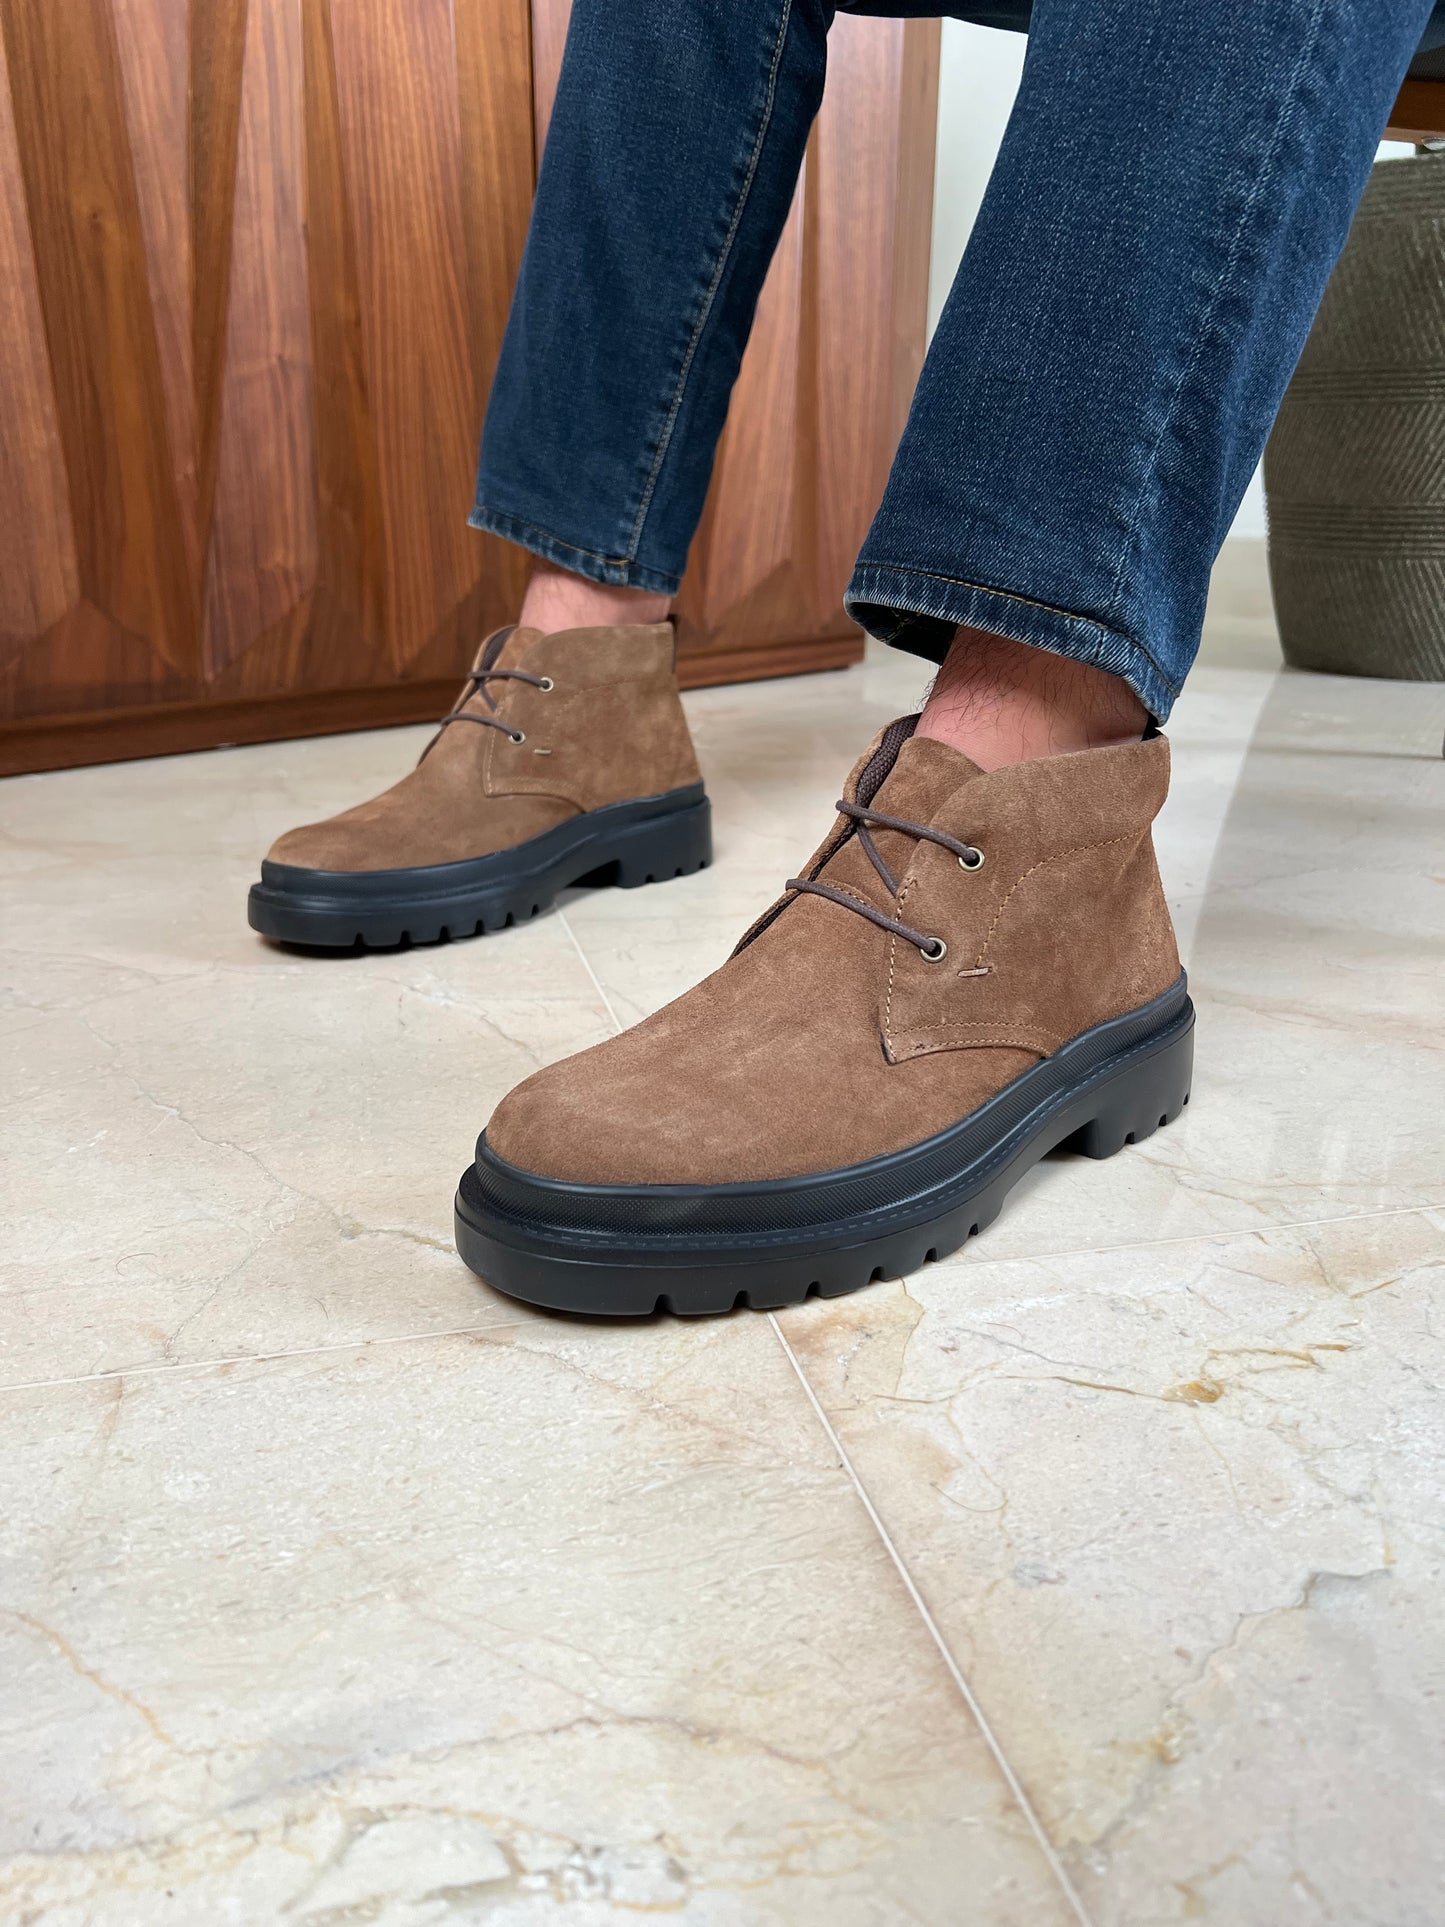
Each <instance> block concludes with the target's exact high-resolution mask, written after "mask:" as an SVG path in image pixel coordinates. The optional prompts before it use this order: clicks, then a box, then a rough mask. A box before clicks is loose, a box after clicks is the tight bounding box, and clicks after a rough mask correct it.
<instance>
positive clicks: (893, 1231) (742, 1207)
mask: <svg viewBox="0 0 1445 1927" xmlns="http://www.w3.org/2000/svg"><path fill="white" fill-rule="evenodd" d="M1193 1062H1194V1007H1193V1005H1192V1004H1191V1003H1190V1001H1189V998H1188V995H1187V991H1186V988H1185V984H1184V979H1183V978H1182V977H1181V978H1180V980H1179V982H1178V983H1177V984H1176V985H1175V986H1174V987H1173V988H1172V989H1171V990H1170V991H1168V992H1166V993H1165V994H1164V996H1163V997H1160V998H1156V999H1155V1000H1153V1002H1152V1003H1151V1004H1148V1005H1145V1006H1143V1007H1142V1008H1141V1009H1140V1010H1137V1011H1132V1012H1128V1013H1126V1014H1125V1015H1124V1016H1123V1017H1119V1018H1114V1019H1112V1020H1111V1021H1110V1022H1109V1023H1107V1024H1100V1025H1097V1026H1095V1027H1094V1028H1093V1029H1092V1030H1090V1031H1086V1032H1084V1033H1083V1034H1082V1035H1081V1036H1079V1037H1076V1038H1074V1039H1073V1040H1072V1041H1071V1042H1070V1043H1069V1044H1067V1045H1065V1046H1064V1048H1063V1049H1062V1050H1061V1051H1058V1052H1056V1053H1055V1054H1054V1056H1053V1057H1051V1058H1047V1059H1045V1060H1043V1062H1042V1063H1040V1064H1038V1065H1035V1066H1034V1067H1033V1068H1032V1069H1031V1070H1029V1071H1027V1072H1025V1073H1024V1075H1023V1076H1022V1077H1020V1078H1017V1079H1015V1080H1014V1082H1013V1083H1012V1084H1010V1085H1008V1086H1006V1087H1005V1089H1004V1090H1002V1091H1000V1092H999V1093H998V1095H997V1096H996V1097H994V1098H992V1099H991V1100H990V1101H989V1103H988V1104H986V1105H984V1106H982V1107H981V1109H980V1110H978V1111H976V1112H974V1113H973V1114H972V1115H971V1116H970V1117H968V1118H965V1119H963V1120H961V1122H960V1123H959V1124H958V1125H955V1126H953V1127H951V1129H950V1130H948V1131H944V1132H940V1133H939V1134H938V1135H937V1136H936V1137H933V1138H930V1139H926V1140H924V1141H923V1142H922V1143H921V1144H917V1145H912V1146H910V1147H908V1149H907V1150H905V1151H901V1152H897V1153H894V1154H892V1155H890V1156H889V1157H885V1158H876V1159H872V1160H870V1161H869V1162H867V1163H864V1164H858V1165H853V1166H850V1167H847V1168H846V1169H843V1170H837V1171H828V1172H820V1173H816V1174H814V1175H812V1176H809V1177H804V1178H793V1179H783V1180H778V1181H776V1182H772V1183H758V1184H727V1185H716V1186H701V1185H651V1186H647V1185H636V1186H626V1185H585V1184H564V1183H562V1182H561V1181H559V1180H555V1179H547V1178H540V1177H537V1176H535V1175H534V1174H531V1173H527V1172H524V1171H520V1170H518V1169H517V1167H515V1166H512V1165H508V1164H506V1163H505V1162H504V1160H502V1159H500V1158H498V1157H497V1156H496V1154H495V1153H494V1152H492V1151H491V1150H490V1147H489V1146H488V1145H487V1142H486V1136H485V1133H484V1134H483V1136H482V1139H481V1141H480V1143H479V1144H478V1147H477V1152H478V1155H477V1161H476V1162H475V1163H474V1164H472V1165H471V1166H470V1167H469V1169H468V1170H467V1171H466V1172H464V1173H463V1176H462V1180H461V1185H460V1188H459V1189H458V1192H457V1197H456V1216H455V1222H456V1241H457V1250H458V1252H459V1253H460V1254H461V1257H462V1258H463V1259H464V1260H465V1262H466V1263H467V1264H468V1265H469V1266H470V1267H471V1269H472V1270H473V1271H474V1272H476V1273H477V1274H478V1275H479V1276H480V1277H482V1278H484V1279H485V1280H486V1282H487V1283H488V1284H489V1285H492V1286H494V1287H495V1288H496V1289H497V1290H499V1291H502V1292H505V1293H507V1294H508V1295H509V1296H510V1297H513V1298H520V1299H522V1300H524V1301H525V1302H527V1303H528V1304H533V1305H538V1306H541V1307H543V1308H545V1309H547V1310H552V1311H566V1312H581V1313H588V1314H592V1315H598V1316H606V1317H621V1318H644V1317H648V1316H650V1315H651V1314H653V1313H654V1312H659V1311H663V1312H672V1313H675V1314H677V1315H678V1316H681V1317H707V1316H715V1315H717V1314H719V1313H723V1312H728V1311H732V1310H734V1309H736V1308H738V1307H740V1306H747V1307H750V1308H752V1309H753V1310H756V1311H763V1310H777V1309H778V1308H779V1307H781V1306H784V1305H794V1304H798V1303H800V1302H801V1301H802V1300H804V1299H806V1298H809V1297H812V1296H815V1295H817V1296H820V1297H824V1298H835V1297H841V1296H842V1295H844V1294H845V1293H847V1292H852V1291H858V1290H860V1289H861V1288H862V1287H863V1286H864V1285H868V1284H871V1283H873V1282H874V1281H875V1280H876V1279H880V1278H893V1277H900V1276H902V1275H904V1274H906V1273H908V1272H910V1271H916V1270H917V1269H918V1268H919V1267H920V1266H921V1265H923V1264H926V1263H929V1262H931V1261H933V1260H935V1259H938V1258H943V1257H947V1256H948V1255H949V1254H950V1253H951V1252H954V1251H956V1250H958V1249H959V1247H960V1246H961V1245H963V1244H965V1243H966V1242H967V1240H968V1239H969V1238H971V1237H975V1236H977V1234H978V1233H979V1232H981V1231H983V1230H984V1229H985V1228H986V1227H987V1226H988V1225H990V1224H992V1222H993V1221H994V1219H995V1218H996V1217H997V1216H998V1214H999V1212H1000V1210H1001V1209H1002V1208H1003V1204H1004V1201H1005V1199H1006V1198H1007V1196H1008V1193H1009V1192H1010V1190H1012V1188H1013V1186H1014V1185H1015V1184H1017V1183H1018V1181H1019V1179H1020V1178H1021V1177H1022V1176H1023V1175H1024V1173H1025V1172H1026V1171H1028V1170H1029V1169H1031V1167H1032V1166H1033V1165H1035V1164H1037V1163H1038V1162H1039V1160H1040V1159H1041V1158H1043V1157H1046V1156H1047V1155H1048V1153H1049V1152H1050V1151H1053V1150H1056V1149H1059V1148H1065V1149H1069V1150H1075V1151H1079V1152H1081V1153H1082V1154H1083V1155H1084V1156H1086V1157H1092V1158H1105V1157H1112V1156H1113V1155H1114V1153H1115V1152H1116V1151H1120V1150H1122V1149H1123V1148H1124V1146H1125V1145H1126V1144H1138V1143H1141V1142H1143V1140H1144V1139H1146V1138H1148V1137H1152V1136H1153V1134H1154V1132H1155V1131H1157V1130H1158V1129H1159V1128H1160V1126H1161V1125H1165V1124H1171V1123H1173V1121H1174V1119H1175V1118H1177V1117H1178V1116H1179V1114H1180V1112H1181V1111H1182V1110H1183V1109H1184V1107H1185V1105H1186V1104H1188V1102H1189V1091H1190V1081H1191V1077H1192V1074H1193Z"/></svg>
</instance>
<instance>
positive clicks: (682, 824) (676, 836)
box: [608, 797, 712, 890]
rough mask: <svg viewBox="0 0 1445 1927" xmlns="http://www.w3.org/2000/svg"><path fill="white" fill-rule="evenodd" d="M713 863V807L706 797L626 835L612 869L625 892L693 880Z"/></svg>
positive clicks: (617, 846) (616, 847)
mask: <svg viewBox="0 0 1445 1927" xmlns="http://www.w3.org/2000/svg"><path fill="white" fill-rule="evenodd" d="M711 862H712V805H711V804H710V803H709V802H708V800H707V798H706V797H704V798H703V800H702V801H701V802H700V803H693V804H691V805H689V807H688V808H687V809H685V810H673V811H670V812H669V814H668V815H666V816H660V817H655V818H654V819H653V820H652V821H651V822H650V823H639V824H638V825H637V826H636V828H634V829H630V830H626V831H623V832H622V834H621V835H620V836H619V837H618V839H617V841H616V842H615V843H614V845H613V856H612V859H611V861H610V863H609V865H608V867H609V868H610V869H611V870H612V873H613V878H612V880H613V881H614V882H615V883H617V884H620V885H621V887H622V888H623V889H624V890H636V889H639V888H641V886H642V885H643V884H644V883H667V882H670V881H671V879H672V878H673V877H685V876H691V875H692V873H693V871H694V870H703V869H706V868H707V866H708V864H709V863H711Z"/></svg>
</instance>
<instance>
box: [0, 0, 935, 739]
mask: <svg viewBox="0 0 1445 1927" xmlns="http://www.w3.org/2000/svg"><path fill="white" fill-rule="evenodd" d="M566 19H567V6H566V0H535V6H533V5H532V4H529V0H0V490H3V499H4V500H5V502H6V507H7V513H6V516H5V517H4V518H3V520H0V718H8V719H9V720H8V722H6V723H4V724H3V726H0V770H4V769H20V768H27V769H28V768H37V767H43V766H47V765H49V764H60V763H66V762H73V761H77V760H86V759H88V758H91V757H100V756H105V757H116V756H124V755H143V754H158V753H161V752H162V751H164V750H166V749H179V748H191V747H196V746H198V745H200V744H202V743H205V742H217V741H241V740H257V739H259V738H261V737H265V736H276V735H285V734H290V733H305V732H310V731H322V730H326V729H330V728H341V727H347V728H350V727H358V726H364V725H365V724H366V723H368V722H376V721H387V720H400V719H403V718H412V717H415V716H419V715H420V716H429V715H431V714H433V713H435V712H436V711H438V710H439V709H441V708H444V707H445V706H446V700H447V696H448V693H449V691H450V689H451V688H452V686H453V684H454V681H455V679H456V678H457V677H458V675H459V674H460V672H461V670H462V668H463V667H464V665H465V664H466V662H467V661H468V660H469V659H470V656H471V654H472V652H473V649H474V648H475V644H476V639H477V637H478V636H479V635H480V634H482V633H484V632H485V630H487V629H488V628H491V627H493V626H495V624H497V623H498V622H502V621H505V620H506V619H507V618H508V617H509V616H510V615H511V614H512V613H513V612H514V610H515V607H516V602H517V599H518V597H519V595H520V592H521V588H522V584H523V582H524V580H525V575H526V570H527V568H528V560H527V558H526V557H525V556H524V555H523V554H522V552H521V551H519V550H516V549H514V548H512V547H511V546H510V545H508V544H505V543H502V542H499V541H497V540H496V539H495V538H493V537H489V536H484V535H480V534H478V533H476V532H474V531H472V530H470V529H468V528H467V526H466V519H465V518H466V511H467V507H468V505H469V503H470V500H471V495H472V487H473V466H474V461H475V446H476V436H477V431H478V428H479V426H480V417H481V412H482V406H483V402H484V399H485V394H486V389H487V386H488V384H489V382H490V378H491V371H492V368H493V366H494V365H495V359H496V354H497V350H498V347H499V345H500V341H501V336H502V331H503V328H504V325H505V320H506V313H507V306H508V301H509V298H510V291H511V286H512V282H513V279H514V277H515V273H516V269H517V264H518V262H519V260H520V256H521V249H522V244H523V240H524V238H525V231H526V222H527V217H528V212H529V203H530V197H531V190H532V182H533V178H534V167H535V154H536V152H537V151H538V148H539V145H540V141H541V138H542V134H543V130H544V128H545V123H546V118H547V113H548V111H549V109H550V104H551V99H552V95H553V92H554V89H555V82H556V73H557V67H558V64H559V61H560V58H561V51H562V44H563V38H564V35H565V28H566ZM930 34H931V35H933V37H934V38H933V41H932V42H930V41H929V39H928V36H929V35H930ZM935 44H936V29H935V28H934V27H933V26H932V25H931V24H929V23H912V24H910V25H908V26H903V25H900V24H898V23H894V22H887V21H867V22H863V21H841V22H840V23H839V37H838V39H837V40H836V42H835V60H834V79H833V81H832V82H831V83H830V90H829V98H828V102H827V104H826V105H825V108H824V112H823V116H822V118H821V120H820V123H819V127H818V130H817V132H816V135H815V138H814V143H813V146H812V149H811V150H810V155H809V160H808V164H807V179H806V182H805V184H804V186H803V188H802V189H801V190H800V194H799V199H798V203H797V206H796V207H795V209H794V211H793V215H792V218H791V220H790V222H789V225H788V228H787V231H786V233H785V235H784V238H783V242H782V245H781V247H780V248H779V251H778V256H777V260H776V262H775V264H774V268H773V272H772V275H771V277H770V278H769V281H768V284H767V286H766V288H765V290H764V293H763V298H762V304H761V308H760V313H759V321H758V326H757V329H756V331H755V335H754V340H753V343H752V345H751V346H750V348H749V351H748V356H747V358H746V360H745V363H744V367H743V372H742V376H741V379H740V382H739V385H738V389H737V392H736V394H735V396H734V404H733V408H732V412H731V416H730V420H729V425H728V428H727V430H726V432H725V435H724V438H723V442H722V446H721V448H720V451H719V459H718V465H717V474H716V479H715V485H714V488H713V491H712V494H711V495H710V497H709V501H708V506H707V509H706V512H705V516H704V521H703V527H702V530H701V531H700V534H699V538H698V541H697V544H696V548H695V554H694V558H693V565H692V567H691V568H690V570H689V574H688V579H687V581H686V583H685V584H684V589H683V594H682V597H681V600H680V609H679V614H680V623H681V628H682V639H683V653H682V665H681V670H682V674H683V677H684V680H685V681H692V682H696V681H704V680H728V679H733V678H740V677H746V676H754V675H766V674H779V673H791V672H793V671H796V670H798V669H802V668H807V667H822V666H825V665H832V664H836V663H839V662H842V661H844V660H848V659H851V658H852V657H853V656H855V655H856V654H857V653H858V650H859V647H860V639H859V638H858V636H857V634H856V632H854V631H853V630H852V629H851V628H850V627H849V625H848V624H847V623H846V622H845V621H844V619H843V617H842V612H841V607H840V597H841V591H842V586H843V579H844V577H845V575H846V562H847V561H848V560H850V559H851V554H852V550H853V548H854V546H855V545H856V542H857V540H858V538H859V536H861V534H862V531H863V529H864V528H865V527H866V525H867V520H868V516H869V514H870V513H871V509H872V506H873V497H874V496H875V495H876V491H877V487H878V485H879V482H880V480H881V470H882V468H883V466H885V465H886V455H887V451H888V450H889V449H890V448H891V446H892V443H893V439H894V437H895V436H896V434H897V431H898V428H899V425H900V423H901V399H902V397H903V395H904V393H905V391H906V390H907V389H909V388H911V384H912V378H913V374H914V372H916V367H917V362H918V358H919V356H920V355H921V351H922V342H923V282H922V279H921V276H922V274H924V273H926V250H927V235H928V228H929V207H928V191H927V190H928V181H929V179H930V178H931V154H932V118H931V116H932V101H931V96H930V93H929V87H930V84H931V68H930V60H931V59H932V54H931V52H930V47H931V46H932V45H935ZM844 201H847V203H848V204H847V205H846V206H845V205H843V202H844ZM890 288H891V289H892V291H893V292H892V294H891V295H890ZM860 291H861V296H860ZM844 413H850V414H852V415H853V416H855V417H860V418H856V419H849V420H847V421H839V420H835V419H834V418H835V417H837V416H839V415H841V414H844Z"/></svg>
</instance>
